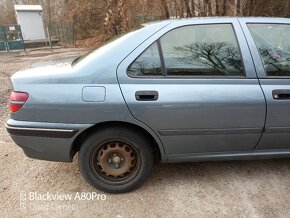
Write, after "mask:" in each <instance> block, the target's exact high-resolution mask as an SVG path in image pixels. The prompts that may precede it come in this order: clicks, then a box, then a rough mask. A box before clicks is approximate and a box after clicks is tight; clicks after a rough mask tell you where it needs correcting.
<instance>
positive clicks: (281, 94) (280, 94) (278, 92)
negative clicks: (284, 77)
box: [272, 89, 290, 100]
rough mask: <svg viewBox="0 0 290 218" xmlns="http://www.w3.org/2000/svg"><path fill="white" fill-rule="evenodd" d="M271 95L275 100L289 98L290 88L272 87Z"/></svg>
mask: <svg viewBox="0 0 290 218" xmlns="http://www.w3.org/2000/svg"><path fill="white" fill-rule="evenodd" d="M272 96H273V98H274V99H277V100H290V89H274V90H273V91H272Z"/></svg>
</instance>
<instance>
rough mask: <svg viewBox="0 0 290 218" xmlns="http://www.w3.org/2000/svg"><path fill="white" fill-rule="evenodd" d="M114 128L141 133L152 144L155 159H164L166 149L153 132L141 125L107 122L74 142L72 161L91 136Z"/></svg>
mask: <svg viewBox="0 0 290 218" xmlns="http://www.w3.org/2000/svg"><path fill="white" fill-rule="evenodd" d="M108 127H110V128H112V127H121V128H134V130H137V131H139V132H140V133H141V134H142V135H144V136H145V137H147V138H149V139H150V141H151V142H152V143H150V145H151V146H152V148H153V152H154V159H155V160H156V161H159V160H162V158H163V157H164V148H163V145H162V142H161V141H160V139H159V138H158V136H157V135H156V134H155V133H154V132H153V131H152V130H148V129H145V128H144V127H141V126H140V125H137V124H133V123H129V122H124V121H107V122H102V123H97V124H95V125H93V126H91V127H89V128H88V129H85V130H84V131H82V132H81V133H80V134H79V135H78V136H77V137H76V138H75V139H74V141H73V143H72V146H71V159H73V157H74V156H75V154H76V153H77V152H78V151H79V150H80V148H81V146H82V144H83V143H84V141H85V140H86V139H87V138H88V137H89V136H90V135H91V134H94V133H96V132H97V131H99V130H101V129H103V128H108Z"/></svg>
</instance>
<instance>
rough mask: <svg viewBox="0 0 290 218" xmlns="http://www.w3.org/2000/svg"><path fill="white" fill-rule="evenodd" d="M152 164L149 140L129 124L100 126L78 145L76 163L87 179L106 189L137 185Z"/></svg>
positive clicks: (118, 190)
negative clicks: (125, 125) (77, 159)
mask: <svg viewBox="0 0 290 218" xmlns="http://www.w3.org/2000/svg"><path fill="white" fill-rule="evenodd" d="M152 165H153V153H152V148H151V145H150V141H149V140H148V139H147V138H146V137H145V136H144V135H143V134H141V133H140V132H139V131H136V130H134V129H129V128H120V127H115V128H114V127H110V128H105V129H102V130H100V131H98V132H96V133H95V134H92V135H91V136H89V138H88V139H87V140H86V141H85V142H84V144H83V145H82V146H81V149H80V152H79V167H80V171H81V173H82V175H83V177H84V178H85V179H86V181H87V182H88V183H89V184H91V185H92V186H93V187H95V188H96V189H99V190H102V191H104V192H108V193H124V192H129V191H132V190H134V189H136V188H137V187H138V186H140V185H141V184H142V183H143V182H144V181H145V179H146V178H147V177H148V176H149V174H150V172H151V169H152Z"/></svg>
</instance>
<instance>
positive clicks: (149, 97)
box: [135, 90, 159, 101]
mask: <svg viewBox="0 0 290 218" xmlns="http://www.w3.org/2000/svg"><path fill="white" fill-rule="evenodd" d="M158 97H159V94H158V92H157V91H151V90H146V91H137V92H136V93H135V98H136V100H137V101H156V100H157V99H158Z"/></svg>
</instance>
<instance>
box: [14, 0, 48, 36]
mask: <svg viewBox="0 0 290 218" xmlns="http://www.w3.org/2000/svg"><path fill="white" fill-rule="evenodd" d="M14 8H15V13H16V19H17V23H18V24H19V25H20V26H21V30H22V35H23V39H24V40H30V41H39V40H45V39H46V37H45V31H44V23H43V17H42V7H41V6H40V5H14Z"/></svg>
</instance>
